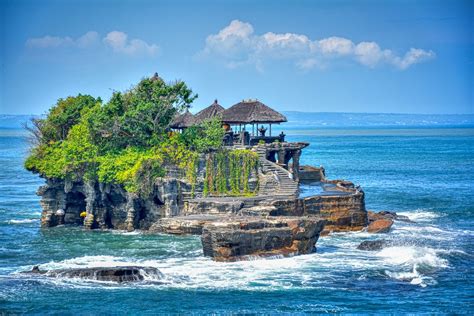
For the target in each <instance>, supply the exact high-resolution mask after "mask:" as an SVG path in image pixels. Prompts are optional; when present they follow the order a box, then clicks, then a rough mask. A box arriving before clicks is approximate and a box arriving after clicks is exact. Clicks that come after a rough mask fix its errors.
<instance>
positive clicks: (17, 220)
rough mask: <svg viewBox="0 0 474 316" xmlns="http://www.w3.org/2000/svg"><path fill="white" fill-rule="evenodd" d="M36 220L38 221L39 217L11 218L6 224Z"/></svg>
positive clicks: (33, 221)
mask: <svg viewBox="0 0 474 316" xmlns="http://www.w3.org/2000/svg"><path fill="white" fill-rule="evenodd" d="M38 221H39V218H28V219H11V220H9V221H8V222H7V223H8V224H27V223H35V222H38Z"/></svg>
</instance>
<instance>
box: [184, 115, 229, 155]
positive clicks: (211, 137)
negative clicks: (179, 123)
mask: <svg viewBox="0 0 474 316" xmlns="http://www.w3.org/2000/svg"><path fill="white" fill-rule="evenodd" d="M224 133H225V131H224V129H223V128H222V122H221V120H220V119H219V118H217V117H214V118H212V119H209V120H206V121H204V122H202V123H201V124H199V125H196V126H191V127H190V128H187V129H185V130H184V132H183V134H182V139H183V142H185V143H186V144H187V145H188V146H189V147H190V148H193V149H195V150H197V151H198V152H201V153H202V152H207V151H209V150H211V149H214V150H217V149H219V148H221V147H222V139H223V137H224Z"/></svg>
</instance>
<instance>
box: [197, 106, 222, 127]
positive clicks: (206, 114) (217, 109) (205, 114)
mask: <svg viewBox="0 0 474 316" xmlns="http://www.w3.org/2000/svg"><path fill="white" fill-rule="evenodd" d="M222 112H224V108H223V107H222V106H221V105H220V104H219V103H217V100H214V103H212V104H211V105H209V106H208V107H207V108H205V109H203V110H201V111H199V112H197V113H196V114H195V115H194V123H195V124H199V123H202V122H204V121H205V120H208V119H210V118H213V117H215V116H217V115H221V114H222Z"/></svg>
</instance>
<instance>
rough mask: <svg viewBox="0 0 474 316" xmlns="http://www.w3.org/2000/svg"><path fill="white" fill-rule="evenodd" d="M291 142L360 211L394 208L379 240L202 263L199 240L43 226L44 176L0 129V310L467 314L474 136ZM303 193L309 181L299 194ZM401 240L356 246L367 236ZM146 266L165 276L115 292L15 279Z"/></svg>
mask: <svg viewBox="0 0 474 316" xmlns="http://www.w3.org/2000/svg"><path fill="white" fill-rule="evenodd" d="M282 128H283V129H286V130H285V133H286V134H287V135H288V136H287V138H288V140H291V141H304V142H309V143H310V146H309V147H308V148H307V149H305V150H304V151H303V155H302V163H303V164H311V165H316V166H319V165H323V166H324V167H325V169H326V175H327V176H328V178H330V179H347V180H351V181H353V182H355V183H357V184H359V185H361V187H362V188H363V189H364V191H365V193H366V206H367V209H368V210H374V211H382V210H387V211H394V212H397V213H398V214H402V215H406V216H408V217H409V218H410V219H411V220H413V221H414V223H406V222H396V223H395V225H394V226H393V228H392V231H391V232H390V233H388V234H386V235H370V234H368V233H365V232H354V233H339V234H334V235H332V236H330V237H324V238H320V240H319V241H318V243H317V252H315V253H313V254H309V255H302V256H296V257H291V258H275V259H261V260H254V261H242V262H234V263H218V262H213V261H212V260H210V259H209V258H205V257H203V255H202V250H201V246H200V239H199V237H192V236H186V237H180V236H166V235H157V236H153V235H147V234H143V233H140V232H132V233H127V232H121V231H98V230H97V231H83V230H82V229H81V228H71V227H57V228H51V229H40V221H39V219H40V214H41V209H40V206H39V198H38V197H37V196H36V194H35V192H36V190H37V189H38V187H39V186H40V185H42V184H43V180H42V179H40V178H39V177H38V176H36V175H34V174H31V173H29V172H27V171H25V170H24V169H23V160H24V158H25V155H26V154H27V152H28V147H29V145H28V142H27V138H26V134H25V132H24V131H22V130H21V129H15V128H8V129H6V128H4V129H0V315H2V314H10V313H11V314H24V313H26V314H61V315H64V314H66V315H67V314H74V315H83V314H84V315H91V314H99V313H100V314H103V315H109V314H114V315H117V314H118V315H120V314H127V315H130V314H157V313H179V314H188V313H190V314H209V313H214V314H258V313H263V314H276V313H278V314H292V315H293V314H307V313H353V314H382V313H383V314H385V313H389V314H399V313H410V314H418V313H420V314H421V313H426V314H433V313H441V314H445V313H454V314H471V315H472V314H474V277H473V275H474V269H473V266H474V243H473V241H474V128H472V127H459V126H455V127H449V126H442V127H440V126H434V127H433V126H422V127H420V126H414V127H413V126H412V127H409V126H395V127H394V126H392V127H386V126H384V127H376V126H369V127H364V126H350V127H328V128H314V127H311V124H301V125H299V124H298V122H296V123H295V122H293V124H289V125H288V127H285V126H284V125H282V126H281V128H274V131H277V132H279V130H280V129H282ZM302 190H303V191H304V193H305V194H309V193H311V190H312V188H311V187H310V186H304V187H303V188H302ZM381 238H384V239H388V240H393V241H396V242H397V246H392V247H388V248H384V249H382V250H380V251H375V252H367V251H361V250H357V249H356V248H357V245H358V244H359V243H360V242H362V241H364V240H373V239H381ZM129 264H139V265H146V266H153V267H157V268H158V269H160V271H161V272H162V273H163V274H164V279H163V280H162V282H159V283H158V282H155V281H154V280H152V279H150V280H149V281H147V282H144V283H141V284H133V285H131V284H125V285H117V284H114V283H107V282H92V281H84V280H74V279H61V278H58V279H47V278H42V277H32V276H28V275H24V274H21V273H20V272H21V271H26V270H30V269H31V268H32V266H33V265H40V267H41V268H42V269H52V268H67V267H83V266H116V265H129Z"/></svg>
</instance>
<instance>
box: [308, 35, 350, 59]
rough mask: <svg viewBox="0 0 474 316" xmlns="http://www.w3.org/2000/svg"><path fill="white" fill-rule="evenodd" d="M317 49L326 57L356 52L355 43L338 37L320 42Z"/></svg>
mask: <svg viewBox="0 0 474 316" xmlns="http://www.w3.org/2000/svg"><path fill="white" fill-rule="evenodd" d="M317 47H319V49H320V51H321V53H323V54H325V55H332V54H335V55H350V54H352V53H353V51H354V43H352V41H351V40H348V39H347V38H342V37H337V36H332V37H328V38H324V39H322V40H319V41H318V46H317Z"/></svg>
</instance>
